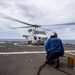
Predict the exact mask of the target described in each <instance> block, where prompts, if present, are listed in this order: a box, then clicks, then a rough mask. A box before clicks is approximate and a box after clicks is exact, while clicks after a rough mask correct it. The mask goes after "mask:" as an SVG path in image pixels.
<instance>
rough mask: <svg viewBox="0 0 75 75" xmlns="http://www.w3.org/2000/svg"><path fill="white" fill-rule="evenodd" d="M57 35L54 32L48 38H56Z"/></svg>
mask: <svg viewBox="0 0 75 75" xmlns="http://www.w3.org/2000/svg"><path fill="white" fill-rule="evenodd" d="M57 36H58V35H57V33H56V32H53V33H51V35H50V38H57Z"/></svg>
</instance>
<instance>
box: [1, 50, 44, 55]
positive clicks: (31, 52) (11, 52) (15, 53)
mask: <svg viewBox="0 0 75 75" xmlns="http://www.w3.org/2000/svg"><path fill="white" fill-rule="evenodd" d="M36 53H45V51H35V52H1V53H0V55H2V54H36Z"/></svg>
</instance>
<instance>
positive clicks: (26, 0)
mask: <svg viewBox="0 0 75 75" xmlns="http://www.w3.org/2000/svg"><path fill="white" fill-rule="evenodd" d="M0 13H4V14H6V15H9V16H11V17H13V18H16V19H19V20H21V21H25V22H28V23H31V24H37V25H39V24H40V25H42V27H43V25H51V24H60V23H70V22H71V23H72V22H75V0H0ZM20 26H25V25H24V24H21V23H17V22H14V21H10V20H6V19H3V18H0V38H14V39H15V38H23V37H22V35H23V34H27V29H14V30H13V29H10V28H9V27H20ZM44 28H46V29H49V30H51V31H48V32H47V36H49V34H50V33H51V32H53V31H56V32H57V33H58V35H59V38H61V39H75V25H69V26H68V25H64V26H61V25H59V26H45V27H44Z"/></svg>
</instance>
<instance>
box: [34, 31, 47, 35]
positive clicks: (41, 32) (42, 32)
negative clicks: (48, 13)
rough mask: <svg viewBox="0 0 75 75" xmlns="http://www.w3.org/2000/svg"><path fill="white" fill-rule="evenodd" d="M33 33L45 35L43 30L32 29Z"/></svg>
mask: <svg viewBox="0 0 75 75" xmlns="http://www.w3.org/2000/svg"><path fill="white" fill-rule="evenodd" d="M34 34H44V35H46V33H45V32H44V31H34Z"/></svg>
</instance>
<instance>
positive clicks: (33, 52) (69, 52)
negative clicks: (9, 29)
mask: <svg viewBox="0 0 75 75" xmlns="http://www.w3.org/2000/svg"><path fill="white" fill-rule="evenodd" d="M71 52H75V50H72V51H65V53H68V54H72V55H75V54H74V53H71ZM36 53H46V52H45V51H32V52H27V51H25V52H0V55H2V54H36Z"/></svg>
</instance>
